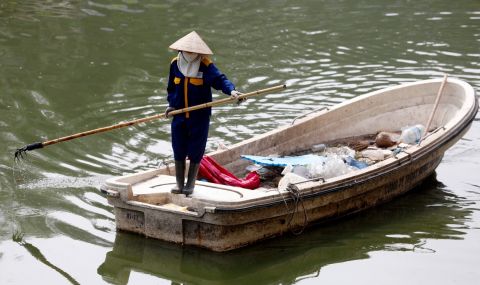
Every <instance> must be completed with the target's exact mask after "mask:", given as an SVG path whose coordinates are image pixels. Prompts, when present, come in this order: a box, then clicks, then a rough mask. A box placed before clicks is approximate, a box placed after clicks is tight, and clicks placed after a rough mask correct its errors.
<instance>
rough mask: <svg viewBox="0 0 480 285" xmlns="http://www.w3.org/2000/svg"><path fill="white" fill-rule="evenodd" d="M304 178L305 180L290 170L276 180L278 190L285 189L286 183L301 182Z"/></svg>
mask: <svg viewBox="0 0 480 285" xmlns="http://www.w3.org/2000/svg"><path fill="white" fill-rule="evenodd" d="M305 180H307V179H305V178H303V177H302V176H299V175H297V174H295V173H292V172H288V173H287V174H285V176H283V177H282V179H280V181H279V182H278V190H280V191H284V190H287V186H288V184H290V183H292V184H293V183H298V182H302V181H305Z"/></svg>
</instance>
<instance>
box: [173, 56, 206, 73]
mask: <svg viewBox="0 0 480 285" xmlns="http://www.w3.org/2000/svg"><path fill="white" fill-rule="evenodd" d="M201 61H202V57H201V56H200V55H199V54H198V53H194V52H186V51H181V52H179V53H178V61H177V66H178V69H180V72H181V73H182V74H183V75H184V76H186V77H196V78H201V77H202V74H200V72H198V70H199V69H200V62H201Z"/></svg>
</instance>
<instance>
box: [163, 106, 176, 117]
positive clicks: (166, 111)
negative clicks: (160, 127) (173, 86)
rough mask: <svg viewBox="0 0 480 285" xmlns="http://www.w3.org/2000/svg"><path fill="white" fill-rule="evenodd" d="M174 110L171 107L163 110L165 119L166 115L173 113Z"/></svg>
mask: <svg viewBox="0 0 480 285" xmlns="http://www.w3.org/2000/svg"><path fill="white" fill-rule="evenodd" d="M174 110H175V108H173V107H170V106H169V107H167V109H165V117H166V118H168V113H170V112H171V111H174Z"/></svg>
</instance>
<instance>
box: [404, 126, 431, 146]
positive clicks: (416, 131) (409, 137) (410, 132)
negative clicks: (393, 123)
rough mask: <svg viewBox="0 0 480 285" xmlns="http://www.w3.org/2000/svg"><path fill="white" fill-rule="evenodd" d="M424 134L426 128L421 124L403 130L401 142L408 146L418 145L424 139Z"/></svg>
mask: <svg viewBox="0 0 480 285" xmlns="http://www.w3.org/2000/svg"><path fill="white" fill-rule="evenodd" d="M424 132H425V127H424V126H423V125H420V124H418V125H415V126H410V127H405V128H402V134H401V135H400V141H401V142H404V143H408V144H415V143H418V142H419V141H420V139H421V138H422V135H423V133H424Z"/></svg>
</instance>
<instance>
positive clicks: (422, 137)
mask: <svg viewBox="0 0 480 285" xmlns="http://www.w3.org/2000/svg"><path fill="white" fill-rule="evenodd" d="M447 78H448V75H447V74H445V75H444V76H443V80H442V84H440V88H439V89H438V93H437V98H436V99H435V103H434V104H433V109H432V112H431V113H430V117H429V118H428V121H427V125H426V126H425V131H424V132H423V134H422V136H421V137H420V140H419V141H418V144H420V143H421V142H422V141H423V139H424V138H425V136H426V135H427V133H428V129H430V125H431V124H432V121H433V117H434V116H435V112H436V111H437V108H438V104H439V103H440V98H441V97H442V93H443V88H444V87H445V83H447Z"/></svg>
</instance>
